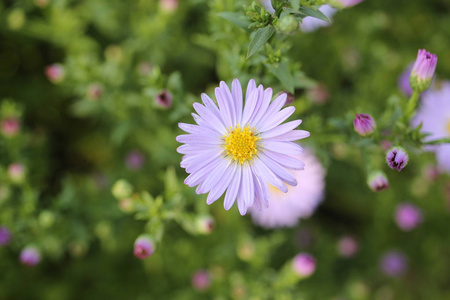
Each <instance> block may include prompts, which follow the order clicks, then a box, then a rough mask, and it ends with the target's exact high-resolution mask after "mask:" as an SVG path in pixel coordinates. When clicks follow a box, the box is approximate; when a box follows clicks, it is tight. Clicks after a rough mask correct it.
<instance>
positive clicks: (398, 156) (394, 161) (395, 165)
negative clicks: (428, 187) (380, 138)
mask: <svg viewBox="0 0 450 300" xmlns="http://www.w3.org/2000/svg"><path fill="white" fill-rule="evenodd" d="M408 159H409V157H408V154H407V153H406V151H405V150H404V149H403V148H401V147H394V148H392V149H391V150H389V151H388V152H387V154H386V162H387V164H388V166H389V168H391V169H395V170H397V171H399V172H400V171H401V170H402V169H403V168H404V167H405V166H406V164H408Z"/></svg>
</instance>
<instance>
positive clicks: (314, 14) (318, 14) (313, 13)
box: [300, 7, 331, 23]
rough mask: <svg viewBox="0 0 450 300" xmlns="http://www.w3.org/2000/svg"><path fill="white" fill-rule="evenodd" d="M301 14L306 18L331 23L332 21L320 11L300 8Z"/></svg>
mask: <svg viewBox="0 0 450 300" xmlns="http://www.w3.org/2000/svg"><path fill="white" fill-rule="evenodd" d="M300 12H301V13H303V14H305V15H306V16H310V17H313V18H317V19H320V20H322V21H325V22H328V23H331V21H330V19H329V18H328V17H327V16H325V15H324V14H323V13H322V12H321V11H320V10H317V9H314V8H311V7H302V8H300Z"/></svg>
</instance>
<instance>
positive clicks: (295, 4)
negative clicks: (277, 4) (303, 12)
mask: <svg viewBox="0 0 450 300" xmlns="http://www.w3.org/2000/svg"><path fill="white" fill-rule="evenodd" d="M289 3H291V6H292V8H293V9H294V10H298V9H299V8H300V1H299V0H289Z"/></svg>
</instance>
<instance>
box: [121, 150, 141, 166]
mask: <svg viewBox="0 0 450 300" xmlns="http://www.w3.org/2000/svg"><path fill="white" fill-rule="evenodd" d="M144 163H145V157H144V155H143V154H142V153H141V152H140V151H137V150H134V151H131V152H129V153H128V154H127V157H126V158H125V164H126V166H127V168H128V169H130V170H139V169H140V168H142V166H143V165H144Z"/></svg>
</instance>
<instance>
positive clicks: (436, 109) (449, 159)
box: [412, 81, 450, 172]
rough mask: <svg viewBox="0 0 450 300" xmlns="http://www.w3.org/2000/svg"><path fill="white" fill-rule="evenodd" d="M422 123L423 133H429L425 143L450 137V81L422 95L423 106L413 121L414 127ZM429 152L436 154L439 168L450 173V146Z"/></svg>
mask: <svg viewBox="0 0 450 300" xmlns="http://www.w3.org/2000/svg"><path fill="white" fill-rule="evenodd" d="M420 123H422V128H421V132H423V133H428V134H429V135H428V136H426V137H425V141H430V140H438V139H442V138H448V137H450V81H444V82H443V83H442V85H441V88H440V89H438V88H432V89H431V90H429V91H427V92H426V93H424V94H423V95H422V104H421V106H420V107H419V109H418V111H417V114H416V116H415V117H414V119H413V120H412V126H413V127H417V126H419V125H420ZM426 149H427V150H428V151H433V152H435V153H436V159H437V161H438V167H439V169H440V170H441V171H447V172H450V144H441V145H435V146H429V147H427V148H426Z"/></svg>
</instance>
